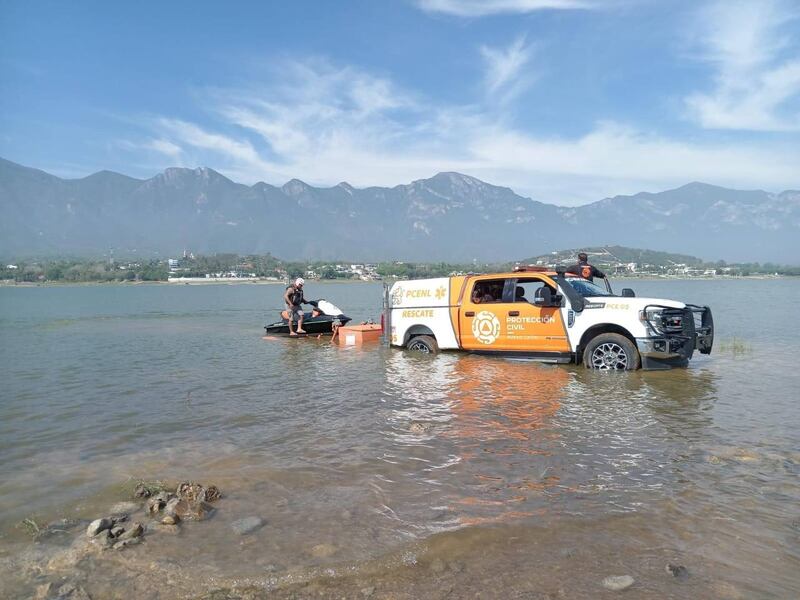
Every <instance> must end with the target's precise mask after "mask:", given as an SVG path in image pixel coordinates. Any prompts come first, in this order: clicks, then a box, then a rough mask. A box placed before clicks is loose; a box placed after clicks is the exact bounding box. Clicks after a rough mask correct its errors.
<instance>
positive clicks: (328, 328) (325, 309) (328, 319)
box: [264, 300, 352, 336]
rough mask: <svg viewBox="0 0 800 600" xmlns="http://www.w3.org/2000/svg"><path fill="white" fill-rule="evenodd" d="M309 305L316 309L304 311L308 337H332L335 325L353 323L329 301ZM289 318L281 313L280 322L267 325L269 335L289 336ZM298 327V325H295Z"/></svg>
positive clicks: (318, 301) (312, 301)
mask: <svg viewBox="0 0 800 600" xmlns="http://www.w3.org/2000/svg"><path fill="white" fill-rule="evenodd" d="M309 304H311V306H313V307H314V308H313V310H311V311H304V312H305V313H306V316H305V318H304V319H303V329H304V330H305V332H306V335H319V334H323V335H330V334H331V333H333V326H334V324H335V325H337V326H339V325H345V324H347V323H348V322H349V321H352V319H351V318H350V317H348V316H347V315H345V314H344V313H343V312H342V311H341V310H340V309H339V308H338V307H337V306H335V305H334V304H332V303H331V302H328V301H327V300H311V301H310V302H309ZM287 316H288V315H287V313H286V311H285V310H284V311H283V312H281V320H280V321H276V322H275V323H270V324H269V325H265V326H264V329H265V330H266V333H267V335H289V319H288V318H287ZM296 327H297V323H295V328H296ZM300 335H301V336H302V335H303V334H302V333H301V334H300Z"/></svg>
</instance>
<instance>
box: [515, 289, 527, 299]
mask: <svg viewBox="0 0 800 600" xmlns="http://www.w3.org/2000/svg"><path fill="white" fill-rule="evenodd" d="M527 301H528V300H527V298H525V288H524V287H522V286H521V285H518V286H517V289H516V290H514V302H527Z"/></svg>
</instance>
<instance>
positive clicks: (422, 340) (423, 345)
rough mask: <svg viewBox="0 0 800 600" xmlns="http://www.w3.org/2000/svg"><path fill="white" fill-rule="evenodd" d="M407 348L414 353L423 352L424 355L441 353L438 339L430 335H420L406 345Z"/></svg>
mask: <svg viewBox="0 0 800 600" xmlns="http://www.w3.org/2000/svg"><path fill="white" fill-rule="evenodd" d="M406 348H407V349H408V350H411V351H412V352H422V353H423V354H436V353H437V352H439V345H438V344H437V343H436V339H435V338H433V337H431V336H429V335H418V336H415V337H413V338H411V339H410V340H408V344H406Z"/></svg>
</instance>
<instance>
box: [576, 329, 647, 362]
mask: <svg viewBox="0 0 800 600" xmlns="http://www.w3.org/2000/svg"><path fill="white" fill-rule="evenodd" d="M641 363H642V357H641V356H639V351H638V350H637V349H636V346H635V345H634V343H633V342H632V341H630V340H629V339H628V338H626V337H625V336H624V335H620V334H618V333H601V334H600V335H598V336H595V337H593V338H592V339H591V340H590V341H589V343H588V344H587V346H586V349H585V350H584V351H583V365H584V366H585V367H586V368H587V369H601V370H611V371H635V370H636V369H638V368H639V366H640V365H641Z"/></svg>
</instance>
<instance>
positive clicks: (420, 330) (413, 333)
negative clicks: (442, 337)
mask: <svg viewBox="0 0 800 600" xmlns="http://www.w3.org/2000/svg"><path fill="white" fill-rule="evenodd" d="M418 335H429V336H431V337H432V338H433V339H434V340H435V339H436V334H435V333H433V330H432V329H431V328H430V327H428V326H427V325H412V326H411V327H409V328H408V329H406V333H405V335H404V336H403V347H405V346H406V345H408V342H410V341H411V338H414V337H417V336H418Z"/></svg>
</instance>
